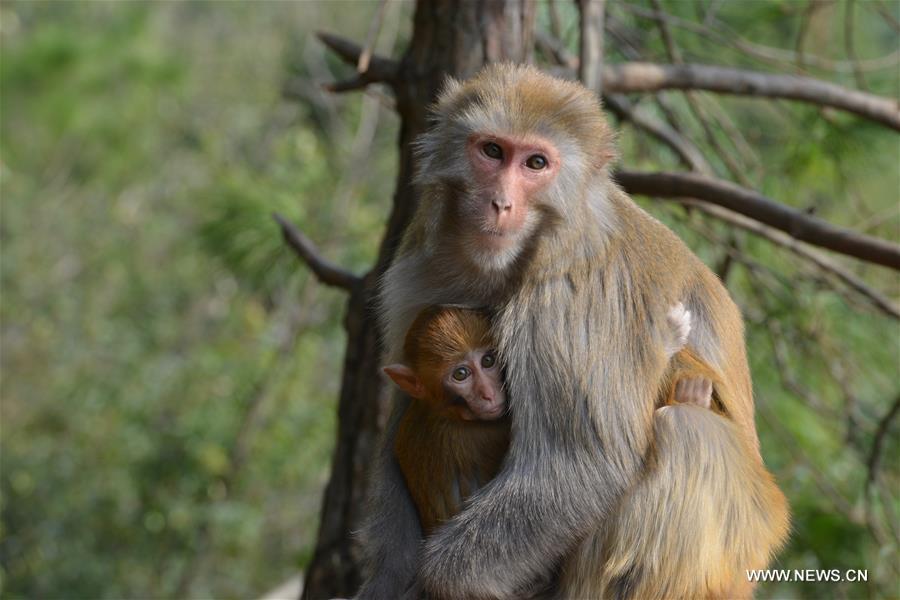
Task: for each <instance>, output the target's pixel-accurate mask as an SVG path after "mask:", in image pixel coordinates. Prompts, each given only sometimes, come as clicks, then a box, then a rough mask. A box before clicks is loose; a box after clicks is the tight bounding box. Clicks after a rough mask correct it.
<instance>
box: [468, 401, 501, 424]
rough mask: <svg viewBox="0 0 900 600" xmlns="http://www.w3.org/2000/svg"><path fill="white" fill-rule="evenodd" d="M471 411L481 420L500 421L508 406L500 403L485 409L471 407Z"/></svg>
mask: <svg viewBox="0 0 900 600" xmlns="http://www.w3.org/2000/svg"><path fill="white" fill-rule="evenodd" d="M470 410H471V411H472V412H473V413H474V414H475V415H476V416H477V417H478V418H479V419H481V420H485V421H493V420H494V419H499V418H500V417H502V416H503V415H504V413H506V405H505V404H503V403H500V404H495V405H493V406H486V407H483V408H482V407H479V408H477V409H474V408H472V407H470Z"/></svg>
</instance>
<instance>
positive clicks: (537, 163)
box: [525, 154, 547, 171]
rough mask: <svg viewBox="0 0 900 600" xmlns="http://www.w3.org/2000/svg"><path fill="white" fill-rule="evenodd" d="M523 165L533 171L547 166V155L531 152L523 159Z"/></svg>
mask: <svg viewBox="0 0 900 600" xmlns="http://www.w3.org/2000/svg"><path fill="white" fill-rule="evenodd" d="M525 166H526V167H528V168H529V169H533V170H535V171H540V170H541V169H546V168H547V157H546V156H542V155H540V154H532V155H531V156H529V157H528V160H526V161H525Z"/></svg>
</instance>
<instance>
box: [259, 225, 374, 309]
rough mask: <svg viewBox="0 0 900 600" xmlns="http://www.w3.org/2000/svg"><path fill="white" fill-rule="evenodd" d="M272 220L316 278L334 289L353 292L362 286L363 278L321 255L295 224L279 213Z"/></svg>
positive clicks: (286, 241)
mask: <svg viewBox="0 0 900 600" xmlns="http://www.w3.org/2000/svg"><path fill="white" fill-rule="evenodd" d="M272 218H273V219H275V221H276V222H277V223H278V225H279V226H280V227H281V235H282V237H284V241H285V243H287V245H288V246H290V247H291V248H292V249H293V250H294V252H295V253H296V254H297V256H298V257H299V258H300V259H301V260H302V261H303V262H305V263H306V265H307V266H308V267H309V268H310V270H311V271H312V272H313V273H314V274H315V276H316V278H317V279H318V280H319V281H321V282H322V283H324V284H325V285H330V286H332V287H338V288H341V289H343V290H347V291H348V292H352V291H353V290H355V289H356V288H357V287H359V286H360V285H362V278H361V277H358V276H356V275H354V274H353V273H351V272H350V271H347V270H345V269H342V268H341V267H338V266H337V265H335V264H333V263H331V262H329V261H328V260H327V259H325V258H323V257H322V256H320V255H319V250H318V249H317V248H316V247H315V245H314V244H313V243H312V242H311V241H310V240H309V238H307V237H306V236H305V235H303V233H301V232H300V230H299V229H297V228H296V227H294V225H293V223H291V222H290V221H288V220H287V219H285V218H284V217H283V216H281V215H280V214H278V213H273V214H272Z"/></svg>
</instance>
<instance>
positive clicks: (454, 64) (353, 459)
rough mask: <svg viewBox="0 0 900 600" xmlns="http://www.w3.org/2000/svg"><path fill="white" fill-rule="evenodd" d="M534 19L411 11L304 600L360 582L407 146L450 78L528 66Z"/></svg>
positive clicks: (474, 5)
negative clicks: (385, 305) (389, 276)
mask: <svg viewBox="0 0 900 600" xmlns="http://www.w3.org/2000/svg"><path fill="white" fill-rule="evenodd" d="M534 16H535V5H534V1H533V0H504V1H493V2H456V1H455V0H419V1H418V2H417V4H416V10H415V17H414V29H413V36H412V41H411V43H410V46H409V48H408V49H407V51H406V53H405V54H404V56H403V58H402V59H401V60H400V62H399V68H398V72H397V73H396V74H395V75H394V76H393V78H392V81H391V82H390V83H391V85H392V87H393V89H394V93H395V96H396V99H397V111H398V112H399V114H400V118H401V126H400V139H399V144H400V168H399V173H398V175H397V187H396V191H395V193H394V202H393V207H392V209H391V214H390V216H389V218H388V223H387V230H386V231H385V235H384V238H383V240H382V243H381V247H380V250H379V253H378V259H377V262H376V264H375V266H374V267H373V268H372V270H371V271H369V273H368V274H367V275H366V276H365V277H364V278H363V281H362V284H361V285H356V286H353V287H352V289H351V291H350V298H349V300H348V302H347V312H346V320H345V327H346V330H347V350H346V354H345V358H344V372H343V378H342V381H341V393H340V400H339V404H338V432H337V446H336V448H335V451H334V455H333V458H332V468H331V478H330V480H329V482H328V486H327V488H326V490H325V495H324V499H323V502H322V512H321V519H320V524H319V533H318V540H317V543H316V549H315V554H314V556H313V559H312V561H311V562H310V565H309V567H308V569H307V572H306V584H305V586H304V590H303V596H302V597H303V598H304V599H307V600H313V599H318V598H330V597H335V596H344V597H346V596H351V595H353V594H354V593H355V592H356V590H357V588H358V587H359V585H360V583H361V582H362V577H363V574H362V571H361V560H360V558H361V556H360V549H359V547H358V543H357V542H356V540H355V539H354V538H353V536H352V532H353V531H355V530H357V529H359V527H360V525H361V522H362V517H363V515H364V514H365V506H366V497H367V493H368V477H367V473H368V471H369V467H370V466H371V461H372V458H373V457H374V456H376V455H377V452H376V444H377V440H378V436H379V435H380V433H381V432H382V430H383V428H384V425H385V422H386V419H387V415H388V412H389V409H390V407H389V406H388V401H387V395H386V394H383V393H382V380H381V378H380V376H379V366H380V351H379V334H378V331H377V325H376V314H375V298H376V291H377V282H378V280H379V277H380V276H381V274H382V273H383V272H384V270H385V269H386V268H387V267H388V265H390V262H391V260H392V258H393V256H394V252H395V250H396V248H397V245H398V243H399V241H400V239H401V237H402V234H403V230H404V229H405V228H406V225H407V224H408V222H409V220H410V218H411V216H412V214H413V212H414V210H415V206H416V195H415V192H414V190H413V188H412V181H411V180H412V175H413V173H414V170H415V160H414V156H413V154H412V151H411V146H410V143H411V142H412V141H413V140H414V139H415V138H416V136H418V135H419V134H420V133H422V131H423V130H424V129H425V126H426V117H427V108H428V106H429V105H430V104H431V103H432V102H433V101H434V99H435V97H436V95H437V92H438V91H439V90H440V87H441V85H442V83H443V81H444V78H445V77H446V76H447V75H453V76H455V77H460V78H465V77H468V76H470V75H472V74H474V73H475V72H476V71H478V69H479V68H480V67H481V66H482V65H484V64H486V63H489V62H496V61H511V62H529V61H530V58H531V48H532V35H533V31H534Z"/></svg>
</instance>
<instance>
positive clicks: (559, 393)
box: [361, 65, 788, 598]
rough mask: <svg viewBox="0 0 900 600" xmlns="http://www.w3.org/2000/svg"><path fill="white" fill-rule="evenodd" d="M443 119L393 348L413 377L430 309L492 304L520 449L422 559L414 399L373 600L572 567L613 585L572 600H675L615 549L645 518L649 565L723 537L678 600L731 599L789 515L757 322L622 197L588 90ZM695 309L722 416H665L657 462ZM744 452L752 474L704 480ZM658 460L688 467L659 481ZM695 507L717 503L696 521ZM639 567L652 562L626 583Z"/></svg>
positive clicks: (504, 71) (411, 234) (376, 543)
mask: <svg viewBox="0 0 900 600" xmlns="http://www.w3.org/2000/svg"><path fill="white" fill-rule="evenodd" d="M434 114H435V121H434V124H433V126H432V128H431V129H430V130H429V132H428V133H426V134H425V135H424V136H423V137H422V138H421V139H420V140H419V142H418V150H419V170H418V177H417V182H418V185H419V187H420V190H421V200H420V203H419V206H418V208H417V212H416V215H415V217H414V219H413V222H412V223H411V224H410V226H409V228H408V229H407V231H406V233H405V235H404V239H403V242H402V244H401V247H400V249H399V251H398V254H397V257H396V259H395V262H394V263H393V265H392V266H391V267H390V269H389V270H388V272H387V273H386V275H385V278H384V281H383V286H382V293H381V309H382V320H383V325H384V332H385V341H386V343H387V348H388V352H389V356H390V358H391V361H392V362H399V359H400V355H401V349H402V342H403V335H404V334H405V332H406V330H407V329H408V327H409V324H410V323H411V321H412V319H413V318H414V316H415V315H416V314H417V313H418V312H419V311H420V310H421V309H422V308H423V307H424V306H427V305H431V304H446V303H463V304H466V305H471V306H485V307H489V308H490V309H491V310H492V311H493V312H494V313H495V318H494V322H493V327H492V333H493V336H494V339H495V340H496V342H497V349H498V351H499V353H500V355H501V356H503V358H504V363H505V366H506V369H507V381H506V386H507V391H508V394H509V404H510V418H511V439H510V446H509V451H508V453H507V455H506V458H505V459H504V461H503V466H502V468H501V470H500V472H499V473H498V474H497V476H496V477H495V478H494V479H493V480H492V481H491V482H490V483H488V484H487V485H486V486H484V487H483V488H482V489H481V490H479V491H478V492H476V493H475V494H474V495H473V496H472V497H471V498H470V499H469V500H468V502H467V503H466V504H465V507H464V510H463V511H462V512H461V513H460V514H458V515H457V516H456V517H454V518H453V519H451V520H450V521H449V522H448V523H446V524H445V525H443V526H442V527H440V528H439V529H438V530H437V531H435V532H434V533H433V534H432V535H431V536H429V538H428V539H427V540H426V542H425V545H424V552H422V551H421V547H422V546H421V544H422V542H421V528H420V526H419V522H418V518H417V515H416V511H415V508H414V506H413V504H412V500H411V498H410V494H409V492H408V490H407V489H406V486H405V485H404V484H403V479H402V475H401V473H400V471H399V469H398V468H397V464H396V461H395V460H394V459H393V457H392V453H391V451H390V450H391V449H392V447H393V440H394V435H395V433H396V425H397V423H398V422H399V419H400V417H402V414H403V411H404V410H405V409H406V407H407V405H408V400H407V399H398V410H397V411H395V415H396V416H395V418H394V419H392V422H391V424H390V425H389V427H388V431H387V441H386V445H385V451H384V452H383V455H382V458H383V464H382V469H381V470H380V471H379V472H378V474H377V481H376V484H377V485H376V488H375V506H374V507H373V508H374V514H373V519H372V521H371V524H370V527H369V528H368V532H367V533H368V539H369V544H370V546H369V550H370V552H371V555H372V558H373V563H372V567H373V569H374V571H373V572H374V575H373V577H372V578H371V579H370V580H369V581H368V582H367V584H366V585H365V586H364V589H363V591H362V593H361V594H362V595H363V596H369V597H375V598H394V597H398V596H399V595H401V594H402V593H404V591H406V590H408V589H409V586H411V585H413V586H414V587H413V588H412V592H413V593H415V586H417V585H421V586H422V587H423V589H424V590H425V591H426V592H427V593H428V594H429V595H432V596H434V597H447V598H485V597H486V598H503V597H517V596H520V595H522V594H523V593H527V592H528V590H529V589H531V586H532V584H533V582H534V581H536V580H542V579H546V578H547V577H548V574H550V573H551V572H552V571H553V570H554V569H557V568H561V565H562V563H563V562H564V561H565V560H567V557H571V558H569V559H568V560H569V563H571V561H572V560H576V559H577V561H578V564H582V565H586V566H587V567H586V568H590V569H592V570H595V569H596V568H597V567H596V565H602V566H601V567H600V568H601V569H602V570H603V572H602V573H601V574H600V576H599V577H594V576H593V575H590V576H586V577H584V578H576V579H577V581H576V582H575V583H574V584H573V583H572V580H571V579H570V578H568V577H566V576H563V577H561V578H560V580H559V588H558V593H559V595H560V596H563V597H571V596H574V595H576V593H579V594H581V593H583V594H584V595H589V596H599V595H602V594H603V593H606V592H605V591H604V590H610V589H615V590H617V593H619V594H620V595H621V596H623V597H631V596H635V594H636V592H635V590H650V593H651V594H654V593H657V591H658V590H661V589H664V587H663V586H662V585H660V584H659V582H654V581H652V579H653V578H654V577H657V576H660V575H659V572H658V571H656V570H654V569H650V568H646V569H645V568H643V565H645V564H647V563H646V561H656V562H659V561H665V560H670V559H672V557H671V556H669V555H660V554H654V555H650V554H648V555H647V556H639V557H628V556H626V557H620V556H615V555H610V554H609V553H604V551H603V548H602V547H601V546H602V544H601V543H599V542H598V540H602V539H606V538H608V537H609V538H615V537H616V535H618V534H617V533H616V532H617V531H618V532H621V530H620V529H617V526H619V525H620V524H621V523H622V522H625V519H626V517H628V518H629V519H630V518H631V517H634V518H639V519H642V520H643V521H642V527H641V528H640V529H639V531H637V532H635V535H640V536H642V538H641V539H639V540H636V541H635V542H634V544H633V548H635V549H640V551H642V552H645V553H651V552H653V551H655V550H656V549H669V550H671V549H675V548H677V549H683V548H687V546H688V545H689V544H693V543H695V541H696V540H697V536H696V535H695V532H694V531H692V528H698V527H702V528H703V529H704V530H706V529H709V530H715V529H716V528H724V531H720V534H721V535H720V537H721V539H722V540H723V544H724V545H723V546H722V548H720V550H721V552H723V553H724V554H722V555H716V554H714V553H710V552H706V550H705V548H701V549H698V551H697V552H695V553H693V554H695V555H696V556H693V559H694V562H692V563H691V564H690V565H689V567H688V566H684V565H683V563H682V562H680V559H679V561H678V562H677V568H678V569H682V570H681V571H680V572H679V573H678V576H679V578H683V579H684V581H685V583H683V584H680V585H679V586H678V590H680V591H679V592H678V593H679V594H681V595H683V596H685V597H687V596H691V597H709V596H716V595H724V594H726V593H727V592H723V591H721V590H719V589H713V588H710V585H712V583H707V582H713V583H714V582H728V584H729V585H730V586H732V587H731V588H729V589H737V590H739V591H740V590H741V589H742V588H740V584H741V583H742V582H745V577H746V575H745V573H744V571H743V570H744V569H745V568H757V567H761V566H763V565H764V564H765V563H766V562H767V561H768V559H769V558H770V556H771V554H772V552H773V551H774V550H775V549H777V547H778V546H779V545H780V543H781V542H782V540H783V539H784V537H785V535H786V531H787V521H788V516H787V506H786V502H785V500H784V497H783V495H782V494H781V493H780V492H779V491H778V489H777V488H776V487H775V486H774V484H772V482H771V478H770V476H769V475H768V473H766V472H765V470H764V467H763V466H762V459H761V457H760V455H759V449H758V445H759V442H758V440H757V437H756V430H755V426H754V422H753V398H752V388H751V383H750V376H749V371H748V368H747V361H746V356H745V350H744V340H743V325H742V321H741V317H740V314H739V312H738V310H737V307H736V306H735V305H734V303H733V302H732V301H731V299H730V298H729V296H728V293H727V291H726V290H725V288H724V287H723V286H722V284H721V282H720V281H719V280H718V279H717V278H716V277H715V275H714V274H713V273H712V272H710V271H709V269H707V268H706V266H705V265H703V263H702V262H701V261H700V260H699V259H697V258H696V257H695V256H694V255H693V254H692V253H691V252H690V251H689V250H688V249H687V247H686V246H685V245H684V244H683V243H682V242H681V241H680V240H679V239H678V238H677V237H676V236H675V235H674V234H673V233H672V232H670V231H669V230H668V229H666V228H665V227H664V226H663V225H661V224H660V223H659V222H657V221H656V220H655V219H653V218H652V217H650V216H649V215H648V214H646V213H645V212H644V211H643V210H641V209H640V208H638V207H637V206H636V205H635V204H634V203H633V202H632V201H631V200H630V199H629V198H628V196H627V195H626V194H625V193H624V192H622V190H620V189H619V188H618V187H617V186H616V185H615V184H614V183H613V182H612V181H611V179H610V176H609V168H608V165H609V162H610V160H611V158H612V157H613V154H614V151H613V147H612V134H611V132H610V130H609V128H608V126H607V124H606V121H605V119H604V118H603V115H602V112H601V110H600V106H599V103H598V100H597V98H596V97H595V96H594V95H593V94H592V93H590V92H589V91H588V90H586V89H585V88H583V87H582V86H580V85H579V84H577V83H573V82H567V81H562V80H558V79H555V78H552V77H550V76H548V75H545V74H543V73H541V72H540V71H538V70H537V69H534V68H532V67H517V66H510V65H493V66H489V67H486V68H485V69H483V70H482V71H481V72H480V73H479V74H478V75H477V76H476V77H474V78H473V79H471V80H469V81H467V82H465V83H457V82H455V81H450V82H449V83H448V84H447V86H446V89H445V90H444V92H443V94H442V95H441V97H440V99H439V101H438V103H437V106H436V108H435V113H434ZM677 301H683V302H684V304H685V306H686V308H687V309H688V310H689V311H690V312H691V314H692V327H691V331H690V334H689V337H688V346H689V347H690V348H691V350H692V351H693V352H694V353H695V354H696V356H697V357H699V358H700V359H701V360H702V361H703V362H704V363H705V364H707V365H709V366H710V367H711V369H712V370H713V371H714V372H715V373H716V374H717V378H716V379H717V381H718V383H717V384H716V386H715V392H714V402H715V406H717V407H720V412H721V413H722V414H715V413H714V412H713V411H708V410H701V409H699V408H698V407H691V406H687V407H671V409H670V410H667V411H664V413H663V414H664V415H665V414H666V413H667V412H672V413H676V414H677V415H678V421H679V422H678V424H677V425H678V426H673V427H671V428H668V429H667V433H666V435H667V436H669V437H667V438H666V440H665V443H657V444H655V447H651V441H652V440H653V437H654V432H653V424H654V412H655V409H656V408H657V406H656V404H657V403H656V399H657V397H658V394H659V393H660V390H661V387H662V385H664V382H663V378H664V373H665V370H666V364H667V355H666V343H667V342H666V338H667V322H666V313H667V310H668V307H670V306H672V305H673V304H675V303H676V302H677ZM681 417H683V418H681ZM725 449H727V450H728V451H727V452H726V453H725V456H726V457H729V459H730V460H732V461H736V463H737V464H730V465H728V464H723V465H719V466H720V468H717V469H714V470H710V471H709V472H707V473H703V474H700V473H696V472H695V471H696V470H698V469H699V467H696V468H695V467H694V464H696V462H697V461H714V460H720V459H718V458H717V457H714V456H711V455H710V454H711V453H712V452H715V451H719V450H721V451H725ZM666 452H670V453H674V457H673V455H671V454H670V455H669V456H667V455H666V454H665V453H666ZM683 456H691V457H692V458H691V460H692V461H693V462H683V461H682V460H681V459H682V457H683ZM654 457H656V458H655V460H657V461H659V462H665V461H667V460H670V459H671V460H672V461H673V465H674V466H673V467H672V468H666V469H662V468H654V463H653V462H652V461H653V460H654ZM657 464H658V463H657ZM676 467H677V468H676ZM684 472H686V473H687V475H689V476H691V479H690V481H691V482H692V483H693V484H694V485H695V486H703V487H702V489H697V490H691V491H690V493H689V492H688V490H685V489H684V488H683V487H682V482H681V481H679V480H678V479H677V478H675V477H676V473H684ZM759 489H765V490H766V491H767V494H765V495H762V496H760V495H756V494H755V492H754V490H759ZM633 490H639V491H640V490H643V491H640V493H635V494H632V493H631V492H632V491H633ZM626 492H629V496H628V498H627V499H626V501H625V502H622V500H623V498H624V497H625V494H626ZM695 492H696V494H699V495H701V496H702V497H704V498H706V499H707V500H708V501H707V502H704V503H702V504H701V505H699V506H698V505H695V504H692V502H693V500H694V499H695V497H696V495H695ZM718 501H724V502H725V503H726V505H725V506H720V507H715V508H717V509H718V510H720V511H721V512H720V513H719V514H717V515H716V518H713V517H711V516H710V514H709V511H708V510H707V508H708V507H709V505H710V504H713V503H715V502H718ZM757 501H762V502H764V503H763V504H759V503H757ZM735 506H736V507H740V508H741V510H732V508H733V507H735ZM621 511H627V512H628V515H631V517H629V516H628V515H623V513H622V512H621ZM673 512H677V513H678V514H677V515H673ZM628 522H630V521H628ZM760 523H764V524H765V525H766V527H765V529H766V531H767V532H768V533H766V534H765V535H760V534H759V531H758V527H759V526H760ZM688 524H689V525H688ZM703 539H707V538H706V537H704V538H703ZM615 548H619V546H617V545H615V546H613V547H612V548H611V549H610V551H613V549H615ZM628 550H629V551H630V550H631V549H630V548H629V549H628ZM745 550H746V551H745ZM748 557H749V558H748ZM623 564H624V565H630V566H631V567H630V568H628V570H627V571H620V570H617V568H618V566H619V565H623ZM651 564H652V562H651ZM683 569H689V571H690V572H684V571H683ZM576 571H577V569H576ZM607 573H610V574H612V575H611V579H610V580H609V581H606V579H609V578H607V576H606V574H607ZM604 581H606V582H605V583H604ZM582 584H584V585H594V584H596V587H595V588H592V589H591V590H589V591H588V592H585V587H584V585H582ZM745 588H746V586H745ZM741 593H743V592H741ZM660 595H663V594H662V593H661V592H660Z"/></svg>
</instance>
